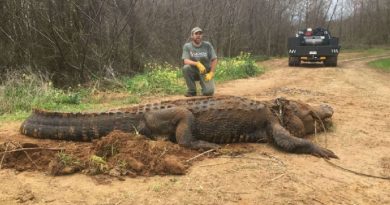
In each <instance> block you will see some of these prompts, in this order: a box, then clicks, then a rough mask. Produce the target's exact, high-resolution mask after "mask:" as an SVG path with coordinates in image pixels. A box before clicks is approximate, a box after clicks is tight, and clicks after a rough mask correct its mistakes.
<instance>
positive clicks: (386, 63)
mask: <svg viewBox="0 0 390 205" xmlns="http://www.w3.org/2000/svg"><path fill="white" fill-rule="evenodd" d="M369 65H370V66H372V67H374V68H378V69H381V70H384V71H388V72H390V58H386V59H380V60H375V61H372V62H370V63H369Z"/></svg>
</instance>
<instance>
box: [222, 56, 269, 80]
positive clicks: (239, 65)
mask: <svg viewBox="0 0 390 205" xmlns="http://www.w3.org/2000/svg"><path fill="white" fill-rule="evenodd" d="M263 72H264V70H263V69H262V68H260V67H259V66H257V65H256V62H255V60H254V58H252V57H251V54H250V53H241V54H240V55H239V56H237V57H235V58H227V59H223V60H221V61H220V62H219V63H218V69H217V72H216V75H215V80H216V81H217V82H223V81H227V80H234V79H240V78H248V77H251V76H256V75H259V74H261V73H263Z"/></svg>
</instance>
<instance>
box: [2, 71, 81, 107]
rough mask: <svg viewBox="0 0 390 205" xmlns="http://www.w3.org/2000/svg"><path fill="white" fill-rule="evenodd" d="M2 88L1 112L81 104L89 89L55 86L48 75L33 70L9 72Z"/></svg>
mask: <svg viewBox="0 0 390 205" xmlns="http://www.w3.org/2000/svg"><path fill="white" fill-rule="evenodd" d="M6 76H7V77H6V79H5V81H4V82H3V84H2V85H1V86H2V89H1V90H0V114H5V113H15V112H20V111H22V112H23V111H24V112H28V111H30V110H31V109H32V108H33V107H38V108H44V109H56V108H61V107H64V105H79V104H80V103H81V99H82V98H83V97H85V96H87V95H88V91H86V90H85V91H82V90H79V91H77V92H76V91H70V90H69V91H64V90H61V89H57V88H54V87H53V86H52V83H51V82H50V81H49V80H48V77H47V76H45V75H42V74H34V73H32V72H28V71H27V72H26V71H25V72H9V73H7V75H6Z"/></svg>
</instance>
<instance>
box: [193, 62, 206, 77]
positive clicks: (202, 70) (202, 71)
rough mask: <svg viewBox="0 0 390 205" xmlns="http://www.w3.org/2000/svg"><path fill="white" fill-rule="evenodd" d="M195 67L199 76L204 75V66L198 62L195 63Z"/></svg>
mask: <svg viewBox="0 0 390 205" xmlns="http://www.w3.org/2000/svg"><path fill="white" fill-rule="evenodd" d="M195 66H196V67H197V68H198V70H199V73H200V74H205V73H206V68H205V67H204V65H203V64H202V63H201V62H200V61H197V62H196V64H195Z"/></svg>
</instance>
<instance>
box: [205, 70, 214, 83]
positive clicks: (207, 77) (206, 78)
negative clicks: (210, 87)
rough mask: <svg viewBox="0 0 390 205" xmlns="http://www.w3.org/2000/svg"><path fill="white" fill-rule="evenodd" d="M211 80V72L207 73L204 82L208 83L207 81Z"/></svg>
mask: <svg viewBox="0 0 390 205" xmlns="http://www.w3.org/2000/svg"><path fill="white" fill-rule="evenodd" d="M213 78H214V72H212V71H210V72H209V73H207V74H206V76H205V77H204V79H205V80H206V81H209V80H211V79H213Z"/></svg>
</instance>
